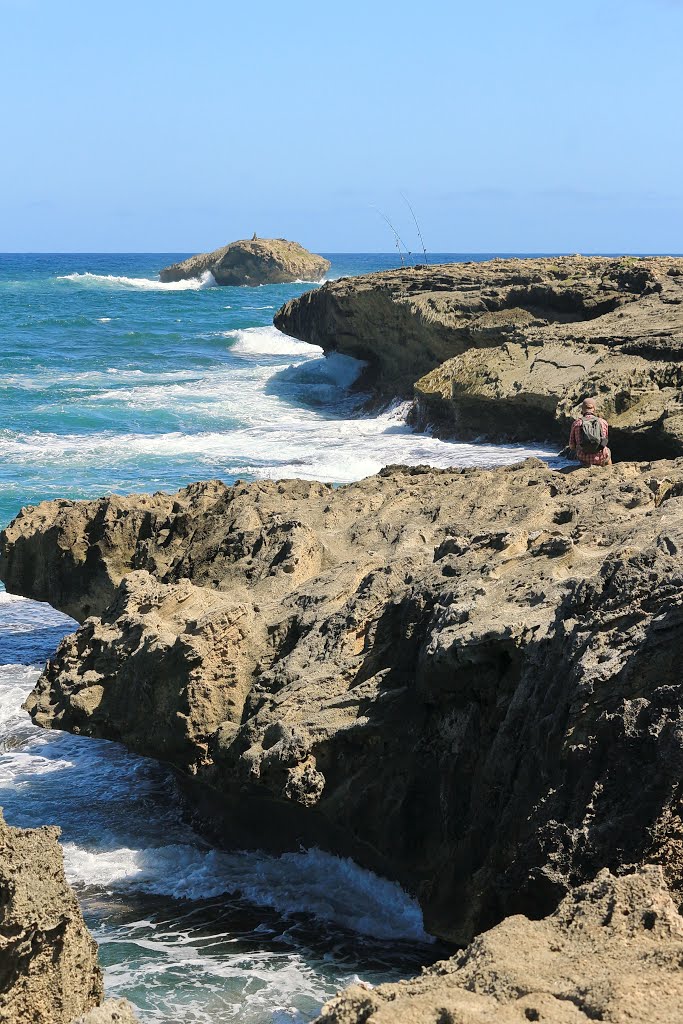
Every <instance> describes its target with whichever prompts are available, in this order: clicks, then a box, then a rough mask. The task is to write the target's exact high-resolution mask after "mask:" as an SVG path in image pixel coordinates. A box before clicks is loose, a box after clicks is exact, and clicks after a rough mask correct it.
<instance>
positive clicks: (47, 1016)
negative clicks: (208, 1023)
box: [0, 814, 135, 1024]
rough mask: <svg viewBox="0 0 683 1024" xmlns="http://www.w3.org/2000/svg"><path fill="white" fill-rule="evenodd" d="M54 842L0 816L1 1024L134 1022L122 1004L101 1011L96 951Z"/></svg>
mask: <svg viewBox="0 0 683 1024" xmlns="http://www.w3.org/2000/svg"><path fill="white" fill-rule="evenodd" d="M58 836H59V829H56V828H40V829H18V828H10V827H9V826H8V825H7V824H6V823H5V821H4V819H3V817H2V814H0V1020H1V1021H3V1024H70V1022H71V1021H73V1020H74V1018H75V1017H77V1016H78V1017H79V1020H80V1019H83V1020H85V1021H87V1022H88V1024H96V1022H97V1021H101V1022H102V1024H105V1021H106V1022H112V1024H113V1022H115V1021H121V1024H129V1022H130V1024H133V1022H134V1020H135V1018H134V1017H133V1015H132V1011H131V1009H130V1007H129V1005H128V1004H127V1003H125V1002H123V1001H111V1000H109V1001H107V1002H106V1003H105V1004H104V1005H103V1006H101V1007H100V1006H99V1004H100V1003H101V1001H102V994H103V993H102V972H101V971H100V968H99V965H98V962H97V946H96V944H95V942H94V940H93V939H92V938H91V936H90V934H89V932H88V930H87V928H86V926H85V922H84V921H83V916H82V914H81V911H80V908H79V906H78V902H77V900H76V897H75V895H74V893H73V891H72V890H71V889H70V887H69V885H68V883H67V881H66V878H65V875H64V867H63V862H62V851H61V849H60V847H59V843H58V842H57V839H58ZM94 1007H96V1008H97V1009H95V1010H93V1009H92V1008H94ZM91 1013H94V1014H97V1015H98V1016H91ZM81 1014H86V1016H85V1017H83V1018H81V1017H80V1015H81ZM116 1014H119V1015H118V1016H117V1015H116Z"/></svg>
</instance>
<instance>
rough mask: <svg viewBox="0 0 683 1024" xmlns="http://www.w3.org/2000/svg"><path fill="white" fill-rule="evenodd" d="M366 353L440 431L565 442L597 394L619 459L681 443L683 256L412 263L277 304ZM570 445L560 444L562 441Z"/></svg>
mask: <svg viewBox="0 0 683 1024" xmlns="http://www.w3.org/2000/svg"><path fill="white" fill-rule="evenodd" d="M275 325H276V327H278V328H279V329H280V330H281V331H284V332H285V334H289V335H292V336H293V337H295V338H300V339H302V340H304V341H309V342H313V343H314V344H316V345H321V346H322V347H323V348H324V349H325V351H326V352H329V351H332V350H335V351H339V352H344V353H347V354H348V355H352V356H355V357H357V358H360V359H364V360H366V361H367V362H368V364H369V368H368V370H367V371H366V373H365V375H364V378H363V379H362V381H361V383H362V384H364V385H365V386H366V387H367V386H371V387H373V388H374V389H375V390H376V392H377V393H378V394H379V395H380V396H382V397H384V398H387V399H391V398H394V397H395V396H396V395H400V396H402V397H411V396H414V397H415V399H416V416H417V420H418V422H420V423H422V424H424V423H430V424H432V425H433V426H434V427H435V429H437V430H438V431H439V432H440V433H441V434H442V435H443V436H459V437H469V438H471V437H477V436H482V435H485V436H487V437H489V438H492V439H494V440H508V439H512V440H537V439H539V438H544V437H547V438H555V439H557V440H558V441H560V440H561V444H564V443H566V438H567V436H568V433H569V425H570V422H571V418H572V415H573V414H574V410H576V408H577V406H578V405H579V404H580V401H581V399H582V398H583V397H584V396H585V395H594V396H597V398H598V402H599V405H600V409H601V412H602V413H603V414H604V415H606V417H607V419H608V420H609V422H610V424H611V427H612V440H613V448H614V451H615V454H616V456H617V457H618V458H621V459H634V458H666V457H670V456H675V455H681V454H683V399H682V397H681V396H682V390H681V389H682V388H683V362H682V356H683V260H681V259H677V258H675V257H643V258H639V259H635V258H633V257H623V258H621V259H608V258H602V257H583V256H565V257H557V258H543V259H524V260H518V259H495V260H490V261H487V262H484V263H463V264H447V265H443V266H423V267H407V268H404V269H402V270H393V271H388V272H382V273H377V274H368V275H365V276H363V277H356V278H344V279H341V280H338V281H330V282H327V283H326V284H324V285H323V287H322V288H320V289H318V290H317V291H315V292H308V293H306V294H305V295H302V296H301V298H299V299H294V300H292V301H291V302H288V303H287V304H286V305H285V306H283V307H282V309H281V310H280V311H279V312H278V313H277V314H276V316H275ZM561 444H559V445H558V447H561Z"/></svg>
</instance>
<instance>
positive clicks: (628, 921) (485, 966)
mask: <svg viewBox="0 0 683 1024" xmlns="http://www.w3.org/2000/svg"><path fill="white" fill-rule="evenodd" d="M682 956H683V918H681V916H680V914H679V913H678V911H677V909H676V906H675V904H674V903H673V901H672V899H671V896H670V894H669V892H668V891H667V888H666V885H665V884H664V881H663V878H662V873H661V870H660V869H658V868H654V867H649V868H645V869H643V870H641V871H638V872H637V873H636V874H634V875H629V876H627V877H625V878H615V877H614V876H613V875H610V873H609V872H608V871H602V872H601V873H600V874H599V875H598V877H597V878H596V879H595V881H594V882H592V883H590V884H588V885H585V886H581V887H580V888H578V889H576V890H574V891H573V892H572V893H571V894H570V895H569V896H567V897H566V898H565V899H564V900H563V901H562V903H561V904H560V906H559V907H558V908H557V910H556V911H555V913H554V914H552V916H550V917H548V918H547V919H546V920H544V921H529V920H528V919H527V918H525V917H522V916H521V915H520V916H516V917H511V918H508V919H507V920H506V921H503V923H502V924H499V925H498V926H497V927H496V928H493V929H492V930H491V931H488V932H485V933H484V934H483V935H480V936H478V938H476V939H475V940H474V942H473V943H472V944H471V946H469V947H468V948H467V949H465V950H463V951H462V952H461V953H459V954H458V955H457V956H455V957H453V958H452V959H451V960H445V961H442V962H441V963H438V964H434V966H433V967H429V968H427V969H426V970H425V971H424V972H423V973H422V975H421V977H419V978H414V979H412V980H410V981H401V982H398V984H392V985H380V986H379V987H378V988H376V989H373V990H372V991H368V990H367V989H364V988H362V987H361V986H358V985H356V986H352V987H351V988H348V989H347V990H346V991H345V992H342V993H341V995H339V996H337V997H336V998H335V999H332V1000H331V1001H330V1002H329V1003H327V1004H326V1006H324V1007H323V1010H322V1013H321V1015H320V1017H319V1018H318V1019H317V1021H316V1024H455V1022H457V1024H493V1022H495V1024H527V1022H528V1021H542V1022H544V1024H585V1022H586V1021H588V1020H603V1021H615V1022H618V1024H627V1022H636V1021H638V1022H639V1024H648V1022H652V1024H654V1022H656V1024H677V1022H678V1021H679V1020H680V1013H681V1004H682V1002H683V974H682V973H681V969H680V964H681V957H682Z"/></svg>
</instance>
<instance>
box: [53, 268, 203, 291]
mask: <svg viewBox="0 0 683 1024" xmlns="http://www.w3.org/2000/svg"><path fill="white" fill-rule="evenodd" d="M57 280H58V281H73V282H74V283H75V284H81V285H89V286H91V287H103V288H138V289H139V290H140V291H147V292H196V291H200V290H201V289H202V288H214V287H216V282H215V280H214V277H213V274H212V273H211V271H210V270H206V271H205V272H204V273H203V274H202V276H201V277H192V278H190V279H189V280H188V281H159V280H158V279H156V280H155V279H154V278H151V277H117V276H116V275H115V274H91V273H89V272H88V271H86V272H85V273H83V274H63V275H62V276H60V277H58V278H57Z"/></svg>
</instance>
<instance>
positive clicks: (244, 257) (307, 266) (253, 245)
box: [159, 237, 330, 285]
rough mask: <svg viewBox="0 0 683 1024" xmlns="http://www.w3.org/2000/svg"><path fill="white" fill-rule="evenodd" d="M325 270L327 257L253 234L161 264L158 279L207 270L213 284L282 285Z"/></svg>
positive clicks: (282, 240) (313, 277)
mask: <svg viewBox="0 0 683 1024" xmlns="http://www.w3.org/2000/svg"><path fill="white" fill-rule="evenodd" d="M329 269H330V262H329V260H326V259H324V257H322V256H316V255H315V254H314V253H311V252H309V251H308V250H307V249H304V247H303V246H302V245H299V244H298V242H288V241H287V239H286V238H256V237H254V238H252V239H250V240H249V241H246V240H245V241H240V242H231V243H230V245H225V246H223V248H222V249H216V250H215V251H214V252H206V253H200V255H199V256H191V257H190V258H189V259H187V260H183V262H182V263H174V264H173V265H172V266H170V267H164V269H163V270H160V271H159V278H160V280H161V281H185V280H187V279H188V278H193V277H201V276H202V274H205V273H206V272H207V271H208V272H209V273H211V274H212V275H213V278H214V280H215V282H216V284H224V285H243V284H246V285H259V284H286V283H287V282H291V281H320V280H322V278H323V277H324V276H325V274H326V272H327V271H328V270H329Z"/></svg>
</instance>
